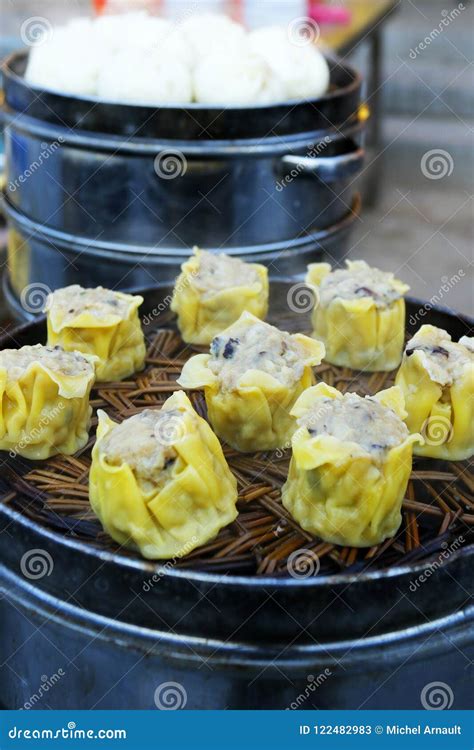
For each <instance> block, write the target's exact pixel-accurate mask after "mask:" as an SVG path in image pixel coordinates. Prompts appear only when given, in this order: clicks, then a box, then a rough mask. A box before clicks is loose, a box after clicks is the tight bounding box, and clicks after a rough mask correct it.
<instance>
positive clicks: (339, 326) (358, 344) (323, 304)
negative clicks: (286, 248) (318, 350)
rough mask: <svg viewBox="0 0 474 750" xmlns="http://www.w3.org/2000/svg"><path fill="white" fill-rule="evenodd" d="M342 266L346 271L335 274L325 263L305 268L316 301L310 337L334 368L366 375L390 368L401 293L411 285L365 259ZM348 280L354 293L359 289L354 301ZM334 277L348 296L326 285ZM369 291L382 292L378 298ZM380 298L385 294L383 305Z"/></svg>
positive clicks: (401, 332) (400, 320) (399, 337)
mask: <svg viewBox="0 0 474 750" xmlns="http://www.w3.org/2000/svg"><path fill="white" fill-rule="evenodd" d="M346 264H347V269H345V270H342V271H335V272H331V266H330V265H329V264H328V263H312V264H310V265H309V266H308V272H307V275H306V283H307V284H308V286H309V287H310V288H311V289H312V290H313V292H314V294H315V297H316V301H315V306H314V309H313V312H312V324H313V335H314V337H315V338H317V339H319V340H321V341H322V342H323V343H324V345H325V347H326V357H325V359H326V360H327V361H328V362H331V363H332V364H334V365H339V366H340V367H350V368H352V369H354V370H366V371H369V372H372V371H389V370H394V369H395V368H396V367H398V366H399V364H400V361H401V357H402V351H403V342H404V337H405V300H404V299H403V295H404V294H405V293H406V292H407V291H408V289H409V287H408V286H407V285H406V284H404V283H403V282H401V281H399V280H398V279H395V278H394V277H393V275H392V274H387V273H384V272H382V271H379V270H378V269H375V268H371V267H370V266H368V265H367V264H366V263H365V262H364V261H346ZM336 274H344V275H345V277H344V276H343V277H342V278H341V277H338V276H336ZM351 276H352V277H353V279H352V286H353V291H355V290H356V289H357V290H358V291H357V296H356V297H351V295H350V291H349V293H348V292H347V288H348V287H349V289H350V288H351V287H350V285H351ZM338 278H339V279H341V281H343V283H344V284H346V285H347V286H346V292H345V294H346V296H344V291H339V292H338V291H337V290H336V289H329V286H328V283H334V282H333V280H334V279H338ZM339 283H340V282H339ZM371 287H375V288H376V289H377V288H378V289H379V290H380V294H379V295H378V297H377V293H375V295H372V294H369V291H371ZM365 288H367V293H365V292H364V289H365ZM339 294H340V295H341V296H339ZM384 294H385V295H387V294H388V296H387V299H386V301H384ZM377 300H378V301H377Z"/></svg>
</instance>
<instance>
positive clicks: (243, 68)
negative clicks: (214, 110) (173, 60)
mask: <svg viewBox="0 0 474 750" xmlns="http://www.w3.org/2000/svg"><path fill="white" fill-rule="evenodd" d="M282 95H283V88H282V87H281V86H280V84H279V81H278V80H276V79H275V78H274V77H273V76H272V72H271V70H270V68H269V66H268V65H267V63H266V62H265V60H264V59H263V57H261V56H260V55H258V54H256V53H250V54H249V53H247V52H246V51H245V50H244V51H237V50H233V51H232V52H231V53H230V54H228V53H225V52H214V53H213V54H212V55H209V56H208V57H206V58H205V59H204V60H203V61H202V62H201V63H200V64H199V65H198V66H197V68H196V71H195V75H194V96H195V98H196V99H197V101H199V102H204V103H209V104H212V103H222V104H252V103H256V102H259V103H263V102H268V101H270V100H272V99H273V98H276V99H279V98H282Z"/></svg>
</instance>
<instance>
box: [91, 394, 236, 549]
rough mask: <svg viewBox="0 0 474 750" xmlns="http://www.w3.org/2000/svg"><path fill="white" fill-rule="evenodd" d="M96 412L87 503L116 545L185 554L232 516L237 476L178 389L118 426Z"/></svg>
mask: <svg viewBox="0 0 474 750" xmlns="http://www.w3.org/2000/svg"><path fill="white" fill-rule="evenodd" d="M98 415H99V427H98V431H97V441H96V444H95V446H94V449H93V452H92V467H91V472H90V485H89V494H90V502H91V506H92V508H93V510H94V512H95V513H96V514H97V516H98V517H99V519H100V521H101V522H102V525H103V527H104V529H105V530H106V531H107V532H108V533H109V534H110V536H111V537H112V538H113V539H115V541H117V542H119V544H123V545H125V546H130V547H134V548H137V549H139V550H140V552H141V554H142V555H143V557H146V558H149V559H152V560H154V559H160V560H164V559H169V558H172V557H183V556H184V555H187V554H188V553H189V552H191V550H193V549H194V548H195V547H199V546H200V545H202V544H205V543H206V542H207V541H209V540H210V539H212V538H213V537H215V536H216V534H217V533H218V532H219V530H220V529H222V528H223V526H226V525H227V524H228V523H231V521H233V520H234V519H235V518H236V516H237V510H236V502H237V482H236V480H235V477H234V476H233V474H232V473H231V471H230V469H229V467H228V465H227V462H226V460H225V458H224V454H223V452H222V448H221V446H220V443H219V441H218V439H217V438H216V436H215V435H214V433H213V432H212V430H211V428H210V427H209V425H208V424H207V422H206V421H205V420H204V419H202V417H199V416H198V414H197V413H196V412H195V411H194V409H193V407H192V405H191V403H190V401H189V399H188V397H187V396H186V394H185V393H183V391H177V392H175V393H173V395H172V396H171V397H170V398H169V399H168V400H167V401H166V402H165V404H164V405H163V407H162V408H161V409H146V410H145V411H142V412H140V413H139V414H136V415H135V416H133V417H130V418H129V419H126V420H125V421H124V422H122V423H121V424H115V423H114V422H112V420H111V419H109V417H108V416H107V415H106V414H105V412H103V411H101V410H99V412H98Z"/></svg>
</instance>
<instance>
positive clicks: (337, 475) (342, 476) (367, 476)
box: [282, 383, 421, 547]
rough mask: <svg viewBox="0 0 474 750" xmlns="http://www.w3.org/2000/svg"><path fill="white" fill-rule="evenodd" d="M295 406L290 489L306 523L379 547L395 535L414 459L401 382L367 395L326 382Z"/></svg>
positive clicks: (326, 536) (290, 499) (331, 535)
mask: <svg viewBox="0 0 474 750" xmlns="http://www.w3.org/2000/svg"><path fill="white" fill-rule="evenodd" d="M292 413H293V414H294V416H295V417H297V421H298V429H297V430H296V431H295V433H294V435H293V440H292V448H293V455H292V459H291V463H290V469H289V474H288V479H287V481H286V484H285V485H284V487H283V490H282V500H283V505H284V506H285V508H286V509H287V510H288V511H289V512H290V513H291V515H292V516H293V518H294V519H295V520H296V521H297V522H298V523H299V524H300V526H302V528H303V529H305V530H306V531H309V532H310V533H311V534H315V535H316V536H319V537H321V539H323V540H324V541H326V542H332V543H333V544H342V545H349V546H351V547H371V546H373V545H375V544H380V542H383V541H384V539H387V538H388V537H391V536H393V535H394V534H395V533H396V531H397V529H398V528H399V526H400V523H401V513H400V508H401V504H402V500H403V497H404V495H405V490H406V487H407V483H408V479H409V476H410V472H411V467H412V444H413V443H414V442H416V441H418V440H420V439H421V436H420V435H410V434H409V432H408V429H407V426H406V425H405V423H404V422H403V417H404V416H405V414H406V412H405V410H404V406H403V395H402V392H401V390H400V389H399V388H397V387H395V386H394V387H393V388H389V389H387V390H385V391H381V392H380V393H378V394H377V395H376V396H373V397H368V396H366V397H365V398H363V397H361V396H358V395H357V394H355V393H346V394H345V395H342V393H340V391H338V390H336V388H331V387H330V386H328V385H326V384H325V383H319V385H316V386H314V387H313V388H309V389H308V390H306V391H305V392H304V393H303V394H302V395H301V396H300V398H299V399H298V401H297V402H296V404H295V406H294V408H293V411H292Z"/></svg>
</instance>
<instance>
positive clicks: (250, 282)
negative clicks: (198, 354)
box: [171, 248, 269, 345]
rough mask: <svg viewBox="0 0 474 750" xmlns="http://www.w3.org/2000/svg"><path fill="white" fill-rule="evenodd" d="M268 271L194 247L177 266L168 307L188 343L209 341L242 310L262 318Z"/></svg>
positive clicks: (265, 301) (261, 267)
mask: <svg viewBox="0 0 474 750" xmlns="http://www.w3.org/2000/svg"><path fill="white" fill-rule="evenodd" d="M268 295H269V285H268V271H267V269H266V267H265V266H262V265H260V264H258V263H245V262H243V261H241V260H239V259H238V258H232V257H229V256H227V255H224V254H217V255H216V254H213V253H209V252H206V251H203V250H199V249H198V248H195V249H194V255H193V256H192V257H191V258H189V260H187V261H186V262H185V263H183V265H182V266H181V274H180V275H179V276H178V278H177V279H176V283H175V287H174V292H173V299H172V302H171V310H172V311H173V312H175V313H176V315H177V316H178V327H179V330H180V332H181V336H182V338H183V340H184V341H186V342H187V343H188V344H203V345H206V344H210V343H211V341H212V339H213V338H214V336H217V334H218V333H219V332H220V331H222V330H223V329H224V328H227V326H229V325H231V324H232V323H234V322H235V321H236V320H238V319H239V318H240V315H241V314H242V312H244V310H247V311H248V312H250V313H252V314H253V315H255V316H256V317H257V318H261V319H264V318H265V316H266V314H267V312H268Z"/></svg>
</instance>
